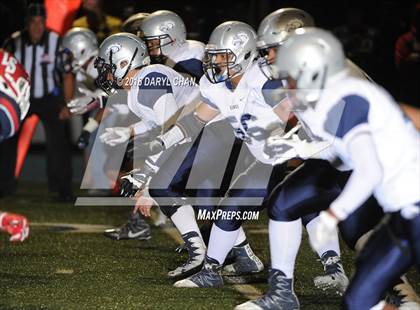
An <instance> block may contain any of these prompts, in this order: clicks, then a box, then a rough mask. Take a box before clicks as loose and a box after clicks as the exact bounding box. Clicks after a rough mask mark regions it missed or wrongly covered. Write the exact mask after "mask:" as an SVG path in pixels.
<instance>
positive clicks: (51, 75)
mask: <svg viewBox="0 0 420 310" xmlns="http://www.w3.org/2000/svg"><path fill="white" fill-rule="evenodd" d="M60 44H61V39H60V37H59V35H58V34H57V33H56V32H53V31H49V30H45V31H44V34H43V35H42V37H41V40H40V41H39V42H38V43H36V44H33V43H32V42H31V41H30V39H29V34H28V31H27V30H22V31H17V32H15V33H13V34H12V36H11V37H10V38H9V39H8V40H6V42H5V44H4V48H5V49H6V50H8V51H9V52H11V53H13V54H14V56H15V57H16V58H17V59H18V60H19V62H20V63H21V64H22V65H23V66H24V68H25V70H26V71H27V72H28V75H29V76H30V78H31V98H35V99H38V98H42V97H44V96H45V95H48V94H51V93H55V92H56V91H57V90H58V86H59V84H60V83H59V82H60V81H59V76H58V74H57V70H56V69H57V63H58V60H59V59H58V57H59V55H58V52H59V48H60Z"/></svg>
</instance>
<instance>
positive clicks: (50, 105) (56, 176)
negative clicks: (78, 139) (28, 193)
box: [0, 3, 73, 202]
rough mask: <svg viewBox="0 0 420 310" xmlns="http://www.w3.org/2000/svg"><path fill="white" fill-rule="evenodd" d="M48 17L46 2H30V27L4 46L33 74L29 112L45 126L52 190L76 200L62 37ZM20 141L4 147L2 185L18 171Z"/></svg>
mask: <svg viewBox="0 0 420 310" xmlns="http://www.w3.org/2000/svg"><path fill="white" fill-rule="evenodd" d="M45 18H46V15H45V8H44V6H43V5H42V4H40V3H34V4H31V5H29V6H28V11H27V16H26V20H25V22H26V28H25V29H23V30H22V31H19V32H15V33H14V34H12V36H11V38H9V39H8V40H6V43H5V46H4V47H5V49H7V50H8V51H10V52H12V53H14V55H15V57H16V58H17V59H18V60H19V61H20V62H21V63H22V65H23V66H24V67H25V70H26V71H27V72H28V74H29V76H30V80H31V96H30V101H31V107H30V110H29V113H28V115H31V114H36V115H37V116H38V117H39V118H40V120H41V122H42V124H43V126H44V129H45V134H46V150H47V176H48V187H49V190H50V192H57V193H58V195H59V200H60V201H64V202H70V201H72V199H73V195H72V189H71V157H70V156H71V154H70V140H69V136H68V131H67V126H66V123H67V120H68V119H69V118H70V112H69V110H68V108H67V107H66V106H65V104H64V99H63V95H62V92H61V87H60V83H61V80H62V77H61V76H59V74H58V70H57V64H58V62H59V48H60V38H59V35H58V34H57V33H55V32H53V31H49V30H47V29H46V25H45ZM16 143H17V138H15V139H14V141H13V140H12V141H10V143H7V145H2V146H1V149H2V150H1V153H3V154H2V155H1V156H2V157H6V160H4V158H2V161H1V163H0V174H2V175H0V185H1V182H3V183H6V184H7V180H8V179H9V181H10V179H11V178H13V174H12V175H11V174H10V172H14V168H15V165H16V151H17V150H16V145H17V144H16ZM3 174H4V175H3ZM12 182H14V180H13V181H12ZM9 186H10V183H9ZM12 187H13V186H12ZM3 188H4V187H3Z"/></svg>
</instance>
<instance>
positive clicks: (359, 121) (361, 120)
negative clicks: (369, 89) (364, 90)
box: [324, 95, 369, 139]
mask: <svg viewBox="0 0 420 310" xmlns="http://www.w3.org/2000/svg"><path fill="white" fill-rule="evenodd" d="M368 116H369V102H368V101H367V100H366V99H365V98H363V97H361V96H358V95H349V96H346V97H344V98H343V99H342V100H340V101H339V102H338V103H337V104H335V105H334V106H333V107H332V108H331V109H330V110H329V111H328V113H327V118H326V121H325V123H324V129H325V131H326V132H328V133H329V134H331V135H332V136H334V137H337V138H340V139H343V138H344V137H345V136H347V135H349V133H350V132H353V131H355V130H356V128H362V127H361V126H362V125H367V124H368Z"/></svg>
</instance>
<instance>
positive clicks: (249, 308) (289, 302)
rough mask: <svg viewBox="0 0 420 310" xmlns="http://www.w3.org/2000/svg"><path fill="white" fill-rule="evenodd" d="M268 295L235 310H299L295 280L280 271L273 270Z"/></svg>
mask: <svg viewBox="0 0 420 310" xmlns="http://www.w3.org/2000/svg"><path fill="white" fill-rule="evenodd" d="M268 283H269V290H268V292H267V294H265V295H264V296H261V297H260V298H258V299H256V300H251V301H247V302H245V303H243V304H240V305H238V306H236V307H235V310H261V309H263V310H266V309H267V310H268V309H270V310H298V309H299V300H298V298H297V296H296V294H295V292H294V291H293V279H290V278H286V275H285V274H284V273H283V272H282V271H280V270H278V269H271V270H270V277H269V279H268Z"/></svg>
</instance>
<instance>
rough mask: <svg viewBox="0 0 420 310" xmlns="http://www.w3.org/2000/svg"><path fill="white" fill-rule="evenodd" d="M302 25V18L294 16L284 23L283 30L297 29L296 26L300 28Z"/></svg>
mask: <svg viewBox="0 0 420 310" xmlns="http://www.w3.org/2000/svg"><path fill="white" fill-rule="evenodd" d="M303 26H304V25H303V22H302V20H300V19H297V18H295V19H292V20H290V21H289V22H288V23H287V24H286V27H285V30H286V32H292V31H293V30H295V29H298V28H302V27H303Z"/></svg>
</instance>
